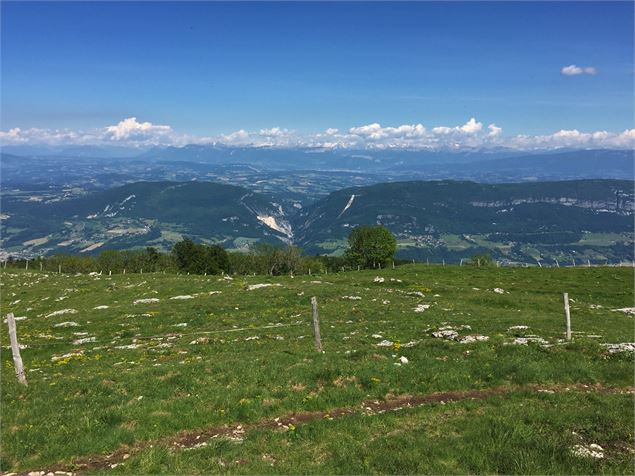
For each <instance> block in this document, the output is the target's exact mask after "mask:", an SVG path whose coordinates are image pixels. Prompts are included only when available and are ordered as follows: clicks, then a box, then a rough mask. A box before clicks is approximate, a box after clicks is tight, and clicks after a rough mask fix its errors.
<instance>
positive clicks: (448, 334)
mask: <svg viewBox="0 0 635 476" xmlns="http://www.w3.org/2000/svg"><path fill="white" fill-rule="evenodd" d="M432 336H433V337H437V338H439V339H448V340H454V339H456V338H457V337H458V336H459V333H458V332H456V331H455V330H453V329H445V330H440V331H436V332H433V333H432Z"/></svg>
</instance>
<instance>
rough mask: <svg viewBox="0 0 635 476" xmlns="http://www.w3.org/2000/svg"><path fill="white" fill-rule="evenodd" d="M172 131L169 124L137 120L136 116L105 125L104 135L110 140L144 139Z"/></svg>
mask: <svg viewBox="0 0 635 476" xmlns="http://www.w3.org/2000/svg"><path fill="white" fill-rule="evenodd" d="M171 133H172V128H171V127H170V126H162V125H157V124H152V123H151V122H138V121H137V118H136V117H129V118H127V119H124V120H123V121H120V122H119V123H118V124H115V125H114V126H108V127H106V136H107V137H111V138H112V140H117V141H120V140H130V139H132V140H135V139H137V138H140V139H145V138H148V137H152V136H157V135H159V136H161V135H169V134H171Z"/></svg>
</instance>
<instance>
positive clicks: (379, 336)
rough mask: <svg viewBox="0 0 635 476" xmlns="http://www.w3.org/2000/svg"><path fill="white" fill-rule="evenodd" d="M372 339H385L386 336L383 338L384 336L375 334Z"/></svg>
mask: <svg viewBox="0 0 635 476" xmlns="http://www.w3.org/2000/svg"><path fill="white" fill-rule="evenodd" d="M371 337H372V338H373V339H383V338H384V336H382V335H380V334H373V335H372V336H371Z"/></svg>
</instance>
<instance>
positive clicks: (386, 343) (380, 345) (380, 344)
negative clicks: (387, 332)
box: [375, 339, 393, 347]
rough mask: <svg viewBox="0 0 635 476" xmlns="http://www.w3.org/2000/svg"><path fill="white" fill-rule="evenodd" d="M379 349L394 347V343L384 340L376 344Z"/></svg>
mask: <svg viewBox="0 0 635 476" xmlns="http://www.w3.org/2000/svg"><path fill="white" fill-rule="evenodd" d="M375 345H376V346H377V347H392V345H393V343H392V342H391V341H389V340H386V339H384V340H382V341H381V342H379V343H378V344H375Z"/></svg>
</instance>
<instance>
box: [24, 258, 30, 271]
mask: <svg viewBox="0 0 635 476" xmlns="http://www.w3.org/2000/svg"><path fill="white" fill-rule="evenodd" d="M24 269H26V270H27V271H28V270H29V260H28V259H27V260H26V265H25V267H24Z"/></svg>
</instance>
